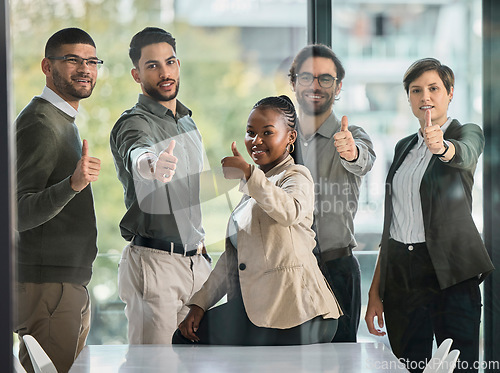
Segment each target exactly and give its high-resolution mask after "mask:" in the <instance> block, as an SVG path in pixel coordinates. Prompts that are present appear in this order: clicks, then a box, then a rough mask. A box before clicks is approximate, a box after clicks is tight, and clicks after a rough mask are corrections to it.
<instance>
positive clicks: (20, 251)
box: [14, 28, 102, 372]
mask: <svg viewBox="0 0 500 373" xmlns="http://www.w3.org/2000/svg"><path fill="white" fill-rule="evenodd" d="M100 64H102V61H101V60H99V59H98V58H97V57H96V47H95V44H94V41H93V40H92V38H91V37H90V35H89V34H87V33H86V32H85V31H83V30H80V29H76V28H68V29H63V30H60V31H58V32H56V33H55V34H54V35H52V36H51V37H50V39H49V40H48V41H47V44H46V47H45V58H44V59H43V60H42V71H43V73H44V74H45V76H46V86H45V88H44V90H43V92H42V94H41V95H40V96H36V97H34V98H33V99H32V101H31V102H30V103H29V104H28V105H27V106H26V107H25V108H24V109H23V111H22V112H21V113H20V114H19V116H18V118H17V120H16V135H17V182H18V184H17V201H18V232H19V234H18V242H17V257H16V264H17V283H16V286H17V288H16V295H17V310H16V312H15V317H16V320H15V321H14V330H15V331H16V332H17V333H18V336H19V340H20V350H19V358H20V360H21V363H22V365H23V366H24V367H25V369H26V370H27V371H29V372H32V371H33V368H32V366H31V362H30V358H29V356H28V354H27V351H26V347H25V345H24V343H23V340H22V336H23V335H26V334H30V335H32V336H34V337H35V339H37V340H38V342H39V343H40V344H41V346H42V347H43V349H44V350H45V351H46V352H47V354H48V355H49V357H50V358H51V359H52V361H53V362H54V364H55V366H56V368H57V370H58V372H67V371H68V370H69V368H70V367H71V365H72V364H73V361H74V359H75V358H76V356H77V355H78V353H79V352H80V351H81V349H82V348H83V346H84V345H85V341H86V338H87V334H88V332H89V329H90V299H89V294H88V291H87V288H86V286H87V284H88V283H89V281H90V278H91V275H92V263H93V261H94V259H95V257H96V254H97V246H96V238H97V228H96V220H95V213H94V203H93V197H92V190H91V188H90V185H89V184H90V183H91V182H93V181H96V180H97V178H98V176H99V171H100V167H101V166H100V160H99V159H97V158H94V157H91V156H89V150H88V149H89V147H88V143H87V141H86V140H83V146H82V143H81V140H80V136H79V134H78V129H77V127H76V125H75V123H74V120H75V116H76V114H77V113H78V111H77V110H78V105H79V102H80V100H81V99H83V98H87V97H89V96H90V95H91V93H92V90H93V88H94V86H95V82H96V78H97V68H98V66H99V65H100Z"/></svg>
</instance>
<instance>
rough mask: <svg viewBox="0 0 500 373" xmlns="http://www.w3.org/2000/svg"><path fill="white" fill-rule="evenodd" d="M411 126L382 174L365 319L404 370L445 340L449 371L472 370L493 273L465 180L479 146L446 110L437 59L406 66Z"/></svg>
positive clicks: (420, 365)
mask: <svg viewBox="0 0 500 373" xmlns="http://www.w3.org/2000/svg"><path fill="white" fill-rule="evenodd" d="M403 84H404V88H405V90H406V93H407V95H408V101H409V103H410V106H411V109H412V112H413V114H414V115H415V117H417V119H418V121H419V123H420V129H419V131H418V132H417V133H415V134H413V135H410V136H408V137H406V138H404V139H402V140H400V141H399V142H398V143H397V145H396V148H395V154H394V160H393V163H392V165H391V167H390V169H389V173H388V176H387V180H386V196H385V217H384V230H383V234H382V241H381V247H380V254H379V258H378V261H377V266H376V268H375V273H374V276H373V280H372V285H371V288H370V291H369V301H368V308H367V311H366V317H365V321H366V323H367V326H368V329H369V331H370V333H372V334H374V335H379V336H380V335H384V334H385V333H384V332H382V331H381V330H380V329H377V328H376V327H375V325H374V317H375V316H376V317H377V319H378V326H379V327H380V328H382V327H383V323H384V321H383V317H382V316H383V314H384V315H385V323H386V327H387V333H388V337H389V341H390V343H391V347H392V350H393V352H394V354H395V355H396V356H397V357H398V358H400V359H401V361H404V362H405V363H406V365H407V368H408V369H409V370H410V371H411V372H422V371H423V370H424V368H425V366H426V364H427V362H428V360H429V359H430V358H431V356H432V343H433V338H434V337H435V338H436V342H437V344H438V345H439V344H440V343H441V342H442V341H443V340H444V339H446V338H452V339H453V341H454V342H453V346H452V348H453V349H459V350H460V363H459V365H458V366H457V371H471V372H474V371H477V367H476V368H475V367H474V365H476V366H477V364H478V363H477V362H478V360H479V325H480V318H481V293H480V289H479V284H480V282H481V281H482V280H483V279H484V277H485V276H486V275H487V274H488V273H489V272H491V271H492V270H493V264H492V263H491V260H490V258H489V256H488V253H487V252H486V249H485V247H484V244H483V242H482V240H481V237H480V235H479V232H478V231H477V228H476V226H475V224H474V221H473V219H472V216H471V211H472V186H473V184H474V171H475V169H476V165H477V161H478V158H479V156H480V155H481V153H482V151H483V147H484V136H483V133H482V130H481V128H480V127H479V126H477V125H475V124H472V123H467V124H464V125H462V124H460V123H459V122H458V121H457V120H456V119H452V118H449V117H448V105H449V103H450V102H451V101H452V99H453V89H454V74H453V71H452V70H451V69H450V68H449V67H447V66H444V65H442V64H441V63H440V62H439V61H438V60H436V59H433V58H426V59H422V60H418V61H416V62H415V63H413V64H412V65H411V66H410V67H409V68H408V70H407V71H406V73H405V76H404V79H403Z"/></svg>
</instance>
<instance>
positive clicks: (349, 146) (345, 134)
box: [333, 115, 358, 161]
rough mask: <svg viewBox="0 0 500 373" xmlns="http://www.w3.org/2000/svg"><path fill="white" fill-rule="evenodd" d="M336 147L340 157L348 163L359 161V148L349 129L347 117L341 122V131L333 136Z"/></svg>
mask: <svg viewBox="0 0 500 373" xmlns="http://www.w3.org/2000/svg"><path fill="white" fill-rule="evenodd" d="M333 139H334V143H333V144H334V145H335V148H336V149H337V152H338V153H339V155H340V156H341V157H342V158H344V159H345V160H346V161H355V160H356V159H358V147H357V146H356V143H355V141H354V138H353V137H352V133H351V131H349V128H348V121H347V117H346V116H345V115H344V116H343V117H342V120H341V122H340V131H339V132H337V133H336V134H335V135H333Z"/></svg>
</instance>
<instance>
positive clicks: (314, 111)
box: [297, 90, 335, 116]
mask: <svg viewBox="0 0 500 373" xmlns="http://www.w3.org/2000/svg"><path fill="white" fill-rule="evenodd" d="M314 93H318V94H322V95H324V96H326V101H325V102H324V103H323V104H321V105H318V104H315V103H313V102H311V101H310V100H309V99H308V98H307V97H306V94H314ZM297 102H298V103H299V106H300V108H301V109H302V111H303V112H304V113H306V114H307V115H311V116H316V115H321V114H324V113H326V112H328V111H330V110H331V109H332V106H333V103H334V102H335V96H334V95H333V94H329V93H327V92H322V91H320V92H318V91H314V90H304V91H302V92H301V93H300V94H298V95H297Z"/></svg>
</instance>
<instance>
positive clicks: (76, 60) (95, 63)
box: [47, 54, 104, 70]
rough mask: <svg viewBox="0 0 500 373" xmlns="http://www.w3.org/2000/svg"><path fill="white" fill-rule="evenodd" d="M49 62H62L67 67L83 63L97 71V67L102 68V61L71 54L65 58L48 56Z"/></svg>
mask: <svg viewBox="0 0 500 373" xmlns="http://www.w3.org/2000/svg"><path fill="white" fill-rule="evenodd" d="M47 58H48V59H49V60H57V61H64V62H66V63H67V64H69V65H75V66H80V65H82V64H83V63H84V62H85V64H86V65H87V66H88V67H89V68H91V69H96V70H97V69H98V68H99V67H101V66H102V64H103V63H104V61H103V60H100V59H98V58H96V57H90V58H83V57H80V56H76V55H73V54H70V55H67V56H50V57H47Z"/></svg>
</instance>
